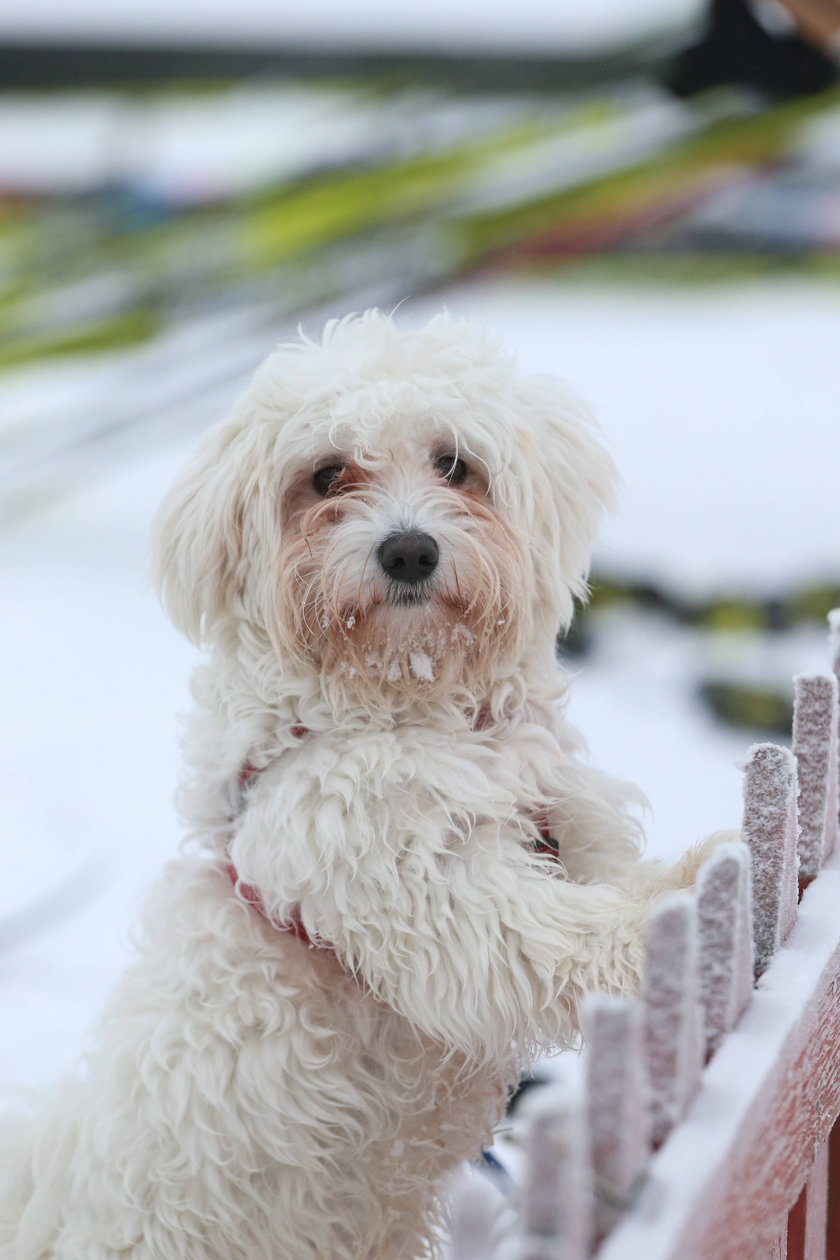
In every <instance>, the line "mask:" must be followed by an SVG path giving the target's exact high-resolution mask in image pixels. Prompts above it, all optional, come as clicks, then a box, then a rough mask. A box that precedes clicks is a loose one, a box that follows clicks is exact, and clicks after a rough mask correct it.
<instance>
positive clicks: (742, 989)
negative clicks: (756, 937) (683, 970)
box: [697, 843, 753, 1058]
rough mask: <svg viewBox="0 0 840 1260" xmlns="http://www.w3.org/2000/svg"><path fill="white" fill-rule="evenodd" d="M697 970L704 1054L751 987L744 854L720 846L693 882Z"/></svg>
mask: <svg viewBox="0 0 840 1260" xmlns="http://www.w3.org/2000/svg"><path fill="white" fill-rule="evenodd" d="M697 930H698V944H699V959H698V972H699V983H700V998H701V1002H702V1007H703V1025H704V1026H703V1033H704V1039H705V1053H706V1057H707V1058H709V1057H710V1056H711V1055H712V1054H714V1052H715V1050H716V1049H717V1048H718V1046H719V1045H720V1043H721V1040H722V1039H723V1036H724V1034H725V1033H727V1032H729V1030H730V1028H732V1027H734V1025H735V1023H736V1021H737V1020H738V1018H739V1016H740V1015H741V1013H742V1011H743V1010H744V1008H745V1006H746V1005H747V1003H748V1002H749V1000H750V995H751V993H752V985H753V943H752V907H751V899H750V853H749V849H748V848H747V846H746V845H745V844H738V843H728V844H722V845H720V846H719V848H717V849H716V850H715V852H714V853H713V854H712V856H711V858H710V859H709V861H708V862H707V863H706V864H705V866H704V867H703V868H702V870H701V871H700V874H699V876H698V880H697Z"/></svg>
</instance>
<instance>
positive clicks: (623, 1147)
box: [584, 995, 650, 1241]
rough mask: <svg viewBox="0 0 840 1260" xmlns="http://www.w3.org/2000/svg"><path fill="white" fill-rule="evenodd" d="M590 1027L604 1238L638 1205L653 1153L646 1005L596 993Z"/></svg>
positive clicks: (599, 1222)
mask: <svg viewBox="0 0 840 1260" xmlns="http://www.w3.org/2000/svg"><path fill="white" fill-rule="evenodd" d="M584 1028H585V1032H586V1042H587V1048H586V1093H587V1102H588V1114H589V1134H590V1142H591V1153H592V1173H593V1178H594V1187H595V1238H596V1240H597V1241H600V1240H601V1239H602V1238H603V1237H604V1236H605V1235H606V1234H607V1233H608V1232H609V1231H610V1230H611V1229H612V1227H613V1225H614V1224H615V1223H616V1221H617V1220H618V1218H619V1217H620V1216H621V1214H622V1212H624V1211H626V1210H627V1208H628V1207H629V1206H630V1205H631V1204H632V1202H633V1198H634V1195H635V1192H636V1190H637V1188H638V1186H639V1184H640V1181H641V1177H642V1174H643V1172H644V1169H645V1165H646V1164H647V1161H648V1156H649V1154H650V1115H649V1104H648V1089H647V1081H646V1078H645V1065H644V1057H643V1055H644V1044H643V1028H642V1019H641V1008H640V1005H639V1003H638V1002H637V1001H636V1000H635V999H633V998H621V997H607V996H600V995H599V996H596V997H592V998H590V999H589V1001H588V1002H587V1004H586V1010H585V1014H584Z"/></svg>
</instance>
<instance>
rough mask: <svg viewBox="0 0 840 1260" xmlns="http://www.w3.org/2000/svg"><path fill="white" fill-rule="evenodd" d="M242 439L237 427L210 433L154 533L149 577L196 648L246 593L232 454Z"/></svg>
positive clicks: (239, 491)
mask: <svg viewBox="0 0 840 1260" xmlns="http://www.w3.org/2000/svg"><path fill="white" fill-rule="evenodd" d="M240 436H241V424H240V423H239V422H237V421H228V422H227V423H225V424H222V425H220V426H218V427H216V428H214V429H213V430H212V431H211V432H210V433H208V434H207V436H206V437H205V438H204V440H203V442H202V444H201V446H200V447H199V449H198V451H197V452H196V454H195V456H194V457H193V459H192V460H191V461H190V463H189V464H188V465H187V467H186V468H185V469H184V471H183V472H182V474H181V476H180V477H179V478H178V480H177V481H176V483H175V485H174V486H173V487H172V489H171V490H170V491H169V492H168V494H167V495H166V497H165V498H164V500H163V503H162V504H161V506H160V508H159V509H158V513H157V516H156V518H155V522H154V525H153V528H152V566H153V576H154V581H155V586H156V588H157V591H158V595H159V597H160V600H161V603H162V604H163V606H164V608H165V609H166V611H167V612H168V613H169V616H170V618H171V619H172V621H173V623H174V624H175V626H176V627H177V628H178V629H179V630H181V631H182V633H183V634H185V635H186V636H187V638H188V639H190V640H191V641H192V642H193V643H195V644H198V645H200V644H201V643H202V642H204V641H205V640H206V638H207V634H208V630H209V628H210V627H211V626H212V624H213V623H214V622H215V621H216V620H217V619H218V618H219V616H221V615H222V614H223V613H225V612H226V611H229V610H232V609H233V608H234V606H235V604H236V602H237V597H238V596H240V595H241V593H242V590H243V584H244V573H243V567H244V566H243V553H244V544H245V533H246V512H247V496H248V489H249V487H248V479H247V477H246V476H245V475H244V469H243V468H242V467H241V460H240V458H239V456H238V452H237V447H238V445H239V438H240ZM251 489H253V487H251Z"/></svg>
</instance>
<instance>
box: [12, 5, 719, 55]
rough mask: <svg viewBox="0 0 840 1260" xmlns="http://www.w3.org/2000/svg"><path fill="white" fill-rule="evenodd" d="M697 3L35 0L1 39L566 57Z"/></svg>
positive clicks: (681, 20)
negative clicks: (121, 0)
mask: <svg viewBox="0 0 840 1260" xmlns="http://www.w3.org/2000/svg"><path fill="white" fill-rule="evenodd" d="M702 8H703V6H702V5H701V3H700V0H588V3H587V0H574V3H570V2H569V0H565V3H560V4H546V3H545V0H519V3H517V4H515V5H513V4H509V3H506V2H505V0H402V2H401V3H400V4H398V5H394V4H388V3H387V2H386V0H353V3H352V4H348V3H347V0H308V3H307V4H305V5H292V4H284V5H277V4H273V3H271V0H239V3H238V4H236V5H234V6H232V5H230V4H228V3H226V0H204V3H203V4H202V5H201V6H200V7H199V6H197V5H195V4H194V3H191V2H189V0H177V2H175V3H173V0H146V3H145V4H143V5H133V4H126V5H115V4H108V3H105V2H104V0H37V3H36V4H31V5H6V6H4V8H3V10H2V15H0V38H4V39H6V40H12V39H26V40H33V41H47V40H55V39H61V40H63V41H65V42H68V43H69V42H71V41H73V40H85V41H87V40H89V41H92V42H94V43H108V42H110V41H119V42H123V41H124V42H126V43H133V42H136V43H138V44H144V45H149V44H151V45H172V44H175V45H177V44H179V43H187V44H190V45H199V46H206V47H208V46H209V47H213V46H217V47H218V46H222V47H224V46H226V45H227V46H232V47H235V48H243V47H244V48H247V47H249V46H254V47H259V48H260V49H265V48H272V47H275V48H289V47H296V46H297V47H303V48H316V49H319V50H321V51H323V50H325V49H331V48H335V49H378V48H384V49H394V50H410V51H411V50H416V49H418V48H425V49H428V50H430V51H439V52H456V51H467V52H471V53H476V52H497V53H500V54H506V55H508V56H509V55H511V54H515V53H517V52H523V53H524V52H530V53H534V52H537V53H540V54H546V53H564V52H572V51H589V50H592V49H597V48H602V47H604V46H614V45H617V44H620V43H623V42H626V41H627V40H629V39H639V38H644V37H646V36H650V35H652V34H659V33H660V32H661V30H662V29H663V28H664V29H665V30H667V31H674V30H682V29H684V28H685V26H686V25H688V24H690V23H692V22H695V21H696V20H697V19H698V16H699V14H700V13H701V12H702Z"/></svg>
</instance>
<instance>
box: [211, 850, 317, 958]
mask: <svg viewBox="0 0 840 1260" xmlns="http://www.w3.org/2000/svg"><path fill="white" fill-rule="evenodd" d="M226 869H227V873H228V875H229V876H230V882H231V883H232V884H233V886H234V888H235V889H236V891H237V892H238V893H239V896H240V897H241V898H242V900H243V901H244V902H245V904H246V905H248V906H253V908H254V909H255V910H256V911H257V913H258V914H260V915H262V917H263V918H264V919H265V921H266V923H270V924H271V926H272V927H275V928H277V930H278V932H289V933H291V935H292V936H296V937H297V939H298V940H299V941H303V943H304V945H318V942H317V941H313V939H312V937H311V936H310V935H309V933H308V932H307V930H306V928H305V927H304V926H303V920H302V919H301V917H300V910H299V909H298V907H297V906H292V908H291V910H290V911H289V917H288V918H287V919H283V920H280V921H278V920H277V919H273V918H272V917H271V915H270V914H269V913H268V911H267V910H266V908H265V902H264V901H263V899H262V897H261V896H260V890H259V889H258V888H257V887H256V886H255V885H254V884H243V883H240V880H239V876H238V875H237V873H236V867H235V866H234V865H233V863H232V862H228V864H227V868H226Z"/></svg>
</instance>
